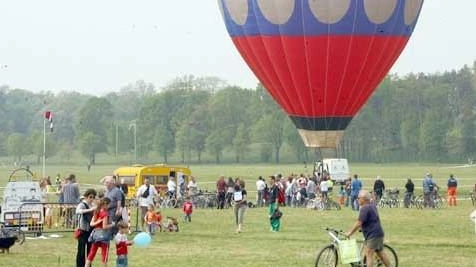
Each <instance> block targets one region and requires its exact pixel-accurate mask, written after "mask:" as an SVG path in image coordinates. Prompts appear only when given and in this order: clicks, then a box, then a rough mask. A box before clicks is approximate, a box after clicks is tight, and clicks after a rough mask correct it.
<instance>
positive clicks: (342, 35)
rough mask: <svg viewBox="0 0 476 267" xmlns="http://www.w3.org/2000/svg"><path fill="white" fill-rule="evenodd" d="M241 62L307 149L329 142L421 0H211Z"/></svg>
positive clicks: (377, 76)
mask: <svg viewBox="0 0 476 267" xmlns="http://www.w3.org/2000/svg"><path fill="white" fill-rule="evenodd" d="M218 3H219V6H220V9H221V12H222V15H223V18H224V21H225V25H226V28H227V30H228V33H229V35H230V37H231V39H232V41H233V43H234V44H235V46H236V48H237V49H238V51H239V53H240V54H241V56H242V57H243V59H244V60H245V61H246V63H247V64H248V66H249V67H250V68H251V70H252V71H253V72H254V74H255V75H256V76H257V77H258V79H259V81H260V82H261V83H262V84H263V86H264V87H265V88H266V89H267V90H268V92H269V93H270V95H271V96H272V97H273V98H274V100H275V101H277V102H278V104H279V105H280V106H281V107H282V108H283V109H284V111H285V112H286V113H287V114H288V115H289V117H290V118H291V120H292V121H293V122H294V124H295V125H296V128H297V129H298V132H299V134H300V135H301V137H302V139H303V141H304V144H305V145H306V146H307V147H316V148H336V146H337V145H338V144H339V142H340V139H341V138H342V136H343V134H344V130H345V129H346V127H347V126H348V125H349V123H350V122H351V120H352V118H353V117H354V116H355V115H356V114H357V112H358V111H359V110H360V109H361V108H362V106H363V105H364V104H365V103H366V101H367V100H368V98H369V97H370V96H371V95H372V93H373V92H374V90H375V89H376V88H377V86H378V85H379V83H380V82H381V81H382V80H383V79H384V78H385V75H386V74H387V73H388V71H389V70H390V68H391V67H392V65H393V64H394V62H395V61H396V60H397V58H398V56H399V55H400V53H401V52H402V50H403V49H404V47H405V45H406V44H407V42H408V40H409V38H410V36H411V34H412V32H413V30H414V28H415V25H416V23H417V20H418V16H419V14H420V10H421V7H422V5H423V0H218Z"/></svg>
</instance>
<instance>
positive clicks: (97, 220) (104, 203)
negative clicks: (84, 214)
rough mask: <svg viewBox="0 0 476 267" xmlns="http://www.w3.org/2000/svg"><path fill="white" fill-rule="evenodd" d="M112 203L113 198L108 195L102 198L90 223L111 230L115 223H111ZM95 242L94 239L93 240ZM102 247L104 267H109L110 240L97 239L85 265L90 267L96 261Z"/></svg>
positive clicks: (98, 227) (95, 226)
mask: <svg viewBox="0 0 476 267" xmlns="http://www.w3.org/2000/svg"><path fill="white" fill-rule="evenodd" d="M110 203H111V200H110V199H109V198H107V197H104V198H102V199H101V200H100V201H99V205H98V207H97V208H96V211H95V212H94V215H93V219H92V220H91V223H90V225H91V226H92V227H93V228H95V229H104V230H109V229H111V228H112V227H113V226H114V224H112V223H109V218H108V217H109V216H108V210H107V208H108V206H109V204H110ZM93 242H94V241H93ZM99 248H101V262H102V265H103V266H104V267H107V260H108V254H109V241H96V242H94V243H93V245H92V246H91V251H90V252H89V254H88V258H87V260H86V264H85V265H84V266H85V267H90V266H91V263H92V262H93V261H94V258H95V257H96V253H97V252H98V249H99Z"/></svg>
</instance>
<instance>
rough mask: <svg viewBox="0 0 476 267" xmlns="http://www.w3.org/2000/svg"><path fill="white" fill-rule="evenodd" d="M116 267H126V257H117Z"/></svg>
mask: <svg viewBox="0 0 476 267" xmlns="http://www.w3.org/2000/svg"><path fill="white" fill-rule="evenodd" d="M116 267H127V255H117V259H116Z"/></svg>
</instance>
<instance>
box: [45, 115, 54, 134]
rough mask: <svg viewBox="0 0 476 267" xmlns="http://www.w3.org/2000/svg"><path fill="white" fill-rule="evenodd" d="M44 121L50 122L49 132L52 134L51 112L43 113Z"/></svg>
mask: <svg viewBox="0 0 476 267" xmlns="http://www.w3.org/2000/svg"><path fill="white" fill-rule="evenodd" d="M45 119H46V120H48V121H49V122H50V131H51V132H53V112H51V111H45Z"/></svg>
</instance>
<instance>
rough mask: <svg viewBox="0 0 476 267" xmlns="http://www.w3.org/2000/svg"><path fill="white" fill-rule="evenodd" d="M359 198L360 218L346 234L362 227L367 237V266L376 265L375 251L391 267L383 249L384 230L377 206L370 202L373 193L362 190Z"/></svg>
mask: <svg viewBox="0 0 476 267" xmlns="http://www.w3.org/2000/svg"><path fill="white" fill-rule="evenodd" d="M357 200H358V202H359V206H360V210H359V218H358V219H357V221H356V222H355V223H354V225H353V226H352V228H351V229H350V230H349V231H348V232H347V233H346V236H348V237H350V236H351V235H352V234H353V233H354V232H355V231H357V230H358V229H360V228H362V234H363V235H364V239H365V242H364V245H365V256H366V259H367V267H373V266H374V254H375V253H377V255H378V256H379V258H380V259H381V260H382V261H383V263H384V264H385V266H387V267H390V266H391V265H390V262H389V260H388V257H387V255H386V254H385V252H384V251H383V238H384V232H383V228H382V225H381V224H380V218H379V215H378V212H377V207H376V206H375V205H374V204H372V203H370V200H371V195H370V193H369V192H368V191H367V190H360V191H359V194H358V199H357Z"/></svg>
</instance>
